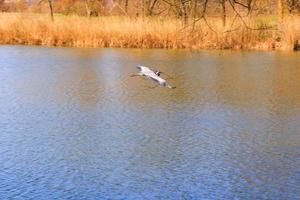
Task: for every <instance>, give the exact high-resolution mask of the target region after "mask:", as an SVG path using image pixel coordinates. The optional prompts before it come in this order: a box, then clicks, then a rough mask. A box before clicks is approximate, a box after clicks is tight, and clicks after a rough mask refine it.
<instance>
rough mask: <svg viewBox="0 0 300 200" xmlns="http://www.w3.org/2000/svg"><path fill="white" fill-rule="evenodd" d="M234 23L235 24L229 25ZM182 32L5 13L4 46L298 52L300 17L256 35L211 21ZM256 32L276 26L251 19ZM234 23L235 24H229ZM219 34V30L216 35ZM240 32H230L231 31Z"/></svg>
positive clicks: (168, 26) (158, 22)
mask: <svg viewBox="0 0 300 200" xmlns="http://www.w3.org/2000/svg"><path fill="white" fill-rule="evenodd" d="M228 21H230V20H228ZM208 23H209V24H210V27H211V28H210V27H209V26H208V25H207V24H206V23H205V22H204V21H199V22H198V23H197V24H196V26H195V27H194V31H193V32H192V26H189V27H188V28H186V29H183V30H182V23H181V21H180V20H178V19H172V18H171V19H168V18H128V17H124V16H120V17H98V18H91V19H88V18H86V17H80V16H56V17H55V21H54V22H53V23H52V22H51V21H50V18H49V16H48V15H43V14H25V13H23V14H21V13H1V14H0V43H1V44H29V45H51V46H73V47H126V48H191V49H227V48H228V49H274V48H275V49H293V48H294V44H295V43H296V42H297V40H299V38H300V18H299V17H289V18H287V19H286V22H285V23H284V24H283V25H282V26H281V27H280V31H278V30H268V31H261V30H251V29H249V28H246V27H245V26H243V25H242V22H241V21H237V22H236V23H235V24H233V25H231V24H230V25H228V26H227V27H222V23H221V20H220V19H217V18H210V19H209V20H208ZM247 23H248V24H249V26H251V27H255V28H257V27H261V26H269V25H272V23H274V22H272V21H271V20H269V19H267V18H266V19H264V20H260V21H259V22H257V20H254V19H252V20H251V21H250V20H248V21H247ZM228 24H229V23H228ZM212 29H213V30H212ZM232 29H233V30H234V31H230V30H232Z"/></svg>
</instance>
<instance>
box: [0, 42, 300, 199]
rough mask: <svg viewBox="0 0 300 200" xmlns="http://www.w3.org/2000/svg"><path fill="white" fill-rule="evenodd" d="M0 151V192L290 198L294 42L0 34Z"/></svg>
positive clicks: (297, 78) (12, 195) (294, 170)
mask: <svg viewBox="0 0 300 200" xmlns="http://www.w3.org/2000/svg"><path fill="white" fill-rule="evenodd" d="M137 64H143V65H145V66H149V67H152V68H154V69H159V70H161V71H163V72H165V73H166V74H165V75H164V74H162V75H161V76H162V77H165V78H166V77H168V82H169V83H170V84H171V85H174V86H176V87H177V88H176V89H168V88H162V87H154V86H155V83H152V82H151V81H149V80H145V79H143V78H142V77H130V75H131V74H133V73H136V72H137V69H136V68H135V65H137ZM0 155H1V156H0V199H91V200H94V199H235V200H238V199H241V200H245V199H249V200H252V199H272V200H277V199H278V200H279V199H280V200H281V199H300V52H298V53H295V52H260V51H200V52H190V51H185V50H155V49H151V50H147V49H145V50H141V49H89V48H47V47H34V46H0Z"/></svg>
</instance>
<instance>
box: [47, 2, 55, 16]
mask: <svg viewBox="0 0 300 200" xmlns="http://www.w3.org/2000/svg"><path fill="white" fill-rule="evenodd" d="M48 3H49V9H50V15H51V20H52V21H54V16H53V7H52V0H48Z"/></svg>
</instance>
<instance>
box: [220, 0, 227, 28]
mask: <svg viewBox="0 0 300 200" xmlns="http://www.w3.org/2000/svg"><path fill="white" fill-rule="evenodd" d="M221 5H222V24H223V27H225V26H226V0H221Z"/></svg>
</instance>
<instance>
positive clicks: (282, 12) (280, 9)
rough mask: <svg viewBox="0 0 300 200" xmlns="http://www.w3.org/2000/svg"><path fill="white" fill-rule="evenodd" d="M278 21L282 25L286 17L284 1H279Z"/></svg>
mask: <svg viewBox="0 0 300 200" xmlns="http://www.w3.org/2000/svg"><path fill="white" fill-rule="evenodd" d="M277 3H278V20H279V23H280V24H281V23H282V22H283V17H284V5H283V0H278V2H277Z"/></svg>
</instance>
